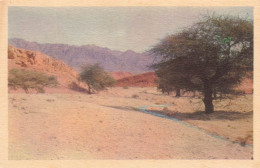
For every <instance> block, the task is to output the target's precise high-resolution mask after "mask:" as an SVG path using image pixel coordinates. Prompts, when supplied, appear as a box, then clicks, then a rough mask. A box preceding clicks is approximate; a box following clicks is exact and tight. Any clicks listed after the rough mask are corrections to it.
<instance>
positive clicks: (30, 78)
mask: <svg viewBox="0 0 260 168" xmlns="http://www.w3.org/2000/svg"><path fill="white" fill-rule="evenodd" d="M57 84H58V82H57V79H56V77H55V76H48V75H47V74H45V73H42V72H35V71H29V70H19V69H12V70H10V71H9V78H8V86H9V87H11V88H13V89H17V88H22V89H24V90H25V92H26V93H28V89H36V90H37V92H38V93H44V87H47V86H49V87H55V86H57Z"/></svg>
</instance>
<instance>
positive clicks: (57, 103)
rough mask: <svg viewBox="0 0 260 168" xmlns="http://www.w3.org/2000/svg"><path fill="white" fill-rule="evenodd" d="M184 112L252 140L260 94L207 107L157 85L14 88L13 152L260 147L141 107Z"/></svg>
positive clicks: (168, 155) (247, 151)
mask: <svg viewBox="0 0 260 168" xmlns="http://www.w3.org/2000/svg"><path fill="white" fill-rule="evenodd" d="M151 104H170V105H171V106H169V107H167V108H164V109H163V108H150V109H149V110H152V111H157V112H160V113H164V114H167V115H169V116H172V117H176V118H179V119H181V120H183V121H185V122H187V123H189V124H191V125H195V126H198V127H200V128H203V129H204V130H207V131H209V132H212V133H214V134H216V135H221V136H223V137H226V138H228V139H230V140H232V141H240V142H243V141H245V143H247V144H252V142H253V140H252V133H253V132H252V131H253V126H252V125H253V122H252V121H253V120H252V118H253V115H252V108H253V107H252V95H246V96H242V97H238V98H235V99H233V100H223V101H221V102H220V101H219V102H215V104H216V105H215V107H216V108H215V109H216V113H214V114H211V115H209V116H205V115H204V114H201V112H200V111H201V110H202V109H203V104H202V102H201V100H200V99H197V98H191V97H181V98H175V97H172V96H166V95H162V94H161V93H160V92H157V91H156V88H125V89H124V88H120V87H118V88H111V89H108V90H107V91H102V92H100V93H98V94H93V95H88V94H77V93H74V94H22V93H12V94H9V159H251V158H252V156H253V148H252V147H248V146H242V145H243V144H242V145H240V144H239V143H232V142H228V141H223V140H221V139H217V138H214V137H212V136H210V135H208V134H206V133H205V132H203V131H200V130H196V129H193V128H190V127H187V126H185V125H183V124H180V123H178V122H174V121H172V120H168V119H165V118H160V117H156V116H153V115H150V114H146V113H142V112H140V111H138V107H139V106H144V105H151Z"/></svg>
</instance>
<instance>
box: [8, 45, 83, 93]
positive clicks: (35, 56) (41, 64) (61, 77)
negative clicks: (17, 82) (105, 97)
mask: <svg viewBox="0 0 260 168" xmlns="http://www.w3.org/2000/svg"><path fill="white" fill-rule="evenodd" d="M14 68H15V69H25V70H33V71H37V72H44V73H46V74H48V75H54V76H56V77H57V80H58V83H59V85H58V86H57V87H56V88H46V89H45V90H46V92H47V93H51V92H54V93H57V92H72V86H71V84H72V83H73V82H74V89H75V84H77V85H79V86H81V87H85V85H83V84H79V83H78V80H77V78H78V73H77V71H76V70H74V69H73V68H71V67H70V66H68V65H67V64H65V63H64V62H63V61H60V60H55V59H53V58H52V57H50V56H48V55H45V54H42V53H40V52H38V51H36V52H35V51H29V50H24V49H20V48H15V47H13V46H10V45H9V47H8V70H11V69H14ZM9 90H10V89H9ZM10 91H11V92H14V90H10ZM18 91H19V90H18Z"/></svg>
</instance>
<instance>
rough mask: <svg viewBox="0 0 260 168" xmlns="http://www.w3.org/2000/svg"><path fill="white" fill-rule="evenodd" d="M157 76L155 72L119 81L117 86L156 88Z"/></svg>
mask: <svg viewBox="0 0 260 168" xmlns="http://www.w3.org/2000/svg"><path fill="white" fill-rule="evenodd" d="M156 79H157V76H156V75H155V73H154V72H147V73H143V74H139V75H134V76H130V77H126V78H123V79H119V80H117V83H116V85H115V86H120V87H122V86H133V87H155V86H157V84H156V82H155V80H156Z"/></svg>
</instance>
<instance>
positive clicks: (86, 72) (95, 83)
mask: <svg viewBox="0 0 260 168" xmlns="http://www.w3.org/2000/svg"><path fill="white" fill-rule="evenodd" d="M80 80H82V81H83V82H85V83H87V85H88V90H89V94H91V93H92V91H93V90H103V89H105V88H106V87H109V86H113V85H114V83H115V80H114V79H113V78H112V77H111V76H110V75H109V74H108V73H107V72H106V71H105V70H104V69H103V68H102V67H100V66H99V64H95V65H86V66H83V68H82V72H81V73H80Z"/></svg>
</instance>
